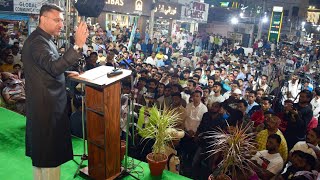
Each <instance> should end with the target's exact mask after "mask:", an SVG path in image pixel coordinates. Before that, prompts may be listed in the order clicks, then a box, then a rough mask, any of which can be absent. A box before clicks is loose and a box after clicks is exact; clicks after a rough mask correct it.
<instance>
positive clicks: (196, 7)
mask: <svg viewBox="0 0 320 180" xmlns="http://www.w3.org/2000/svg"><path fill="white" fill-rule="evenodd" d="M208 10H209V4H206V3H200V2H192V1H191V2H190V3H186V4H185V5H184V6H182V11H181V19H182V20H195V21H198V22H201V23H206V22H207V20H208Z"/></svg>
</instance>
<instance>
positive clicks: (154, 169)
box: [147, 153, 168, 176]
mask: <svg viewBox="0 0 320 180" xmlns="http://www.w3.org/2000/svg"><path fill="white" fill-rule="evenodd" d="M158 155H159V156H160V157H161V158H160V160H159V161H155V160H154V158H153V153H149V154H148V155H147V160H148V164H149V168H150V172H151V175H152V176H160V175H161V174H162V172H163V170H164V169H165V166H166V164H167V161H168V156H167V155H165V154H158Z"/></svg>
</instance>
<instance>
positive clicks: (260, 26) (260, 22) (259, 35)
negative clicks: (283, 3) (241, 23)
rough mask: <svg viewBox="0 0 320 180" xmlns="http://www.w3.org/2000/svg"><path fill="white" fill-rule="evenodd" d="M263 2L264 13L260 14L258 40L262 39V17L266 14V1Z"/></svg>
mask: <svg viewBox="0 0 320 180" xmlns="http://www.w3.org/2000/svg"><path fill="white" fill-rule="evenodd" d="M262 1H263V6H262V12H261V13H260V18H259V26H258V35H257V39H261V34H262V19H261V18H262V16H261V14H262V15H263V14H264V12H265V11H266V10H265V9H266V0H262Z"/></svg>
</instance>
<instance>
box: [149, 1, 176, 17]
mask: <svg viewBox="0 0 320 180" xmlns="http://www.w3.org/2000/svg"><path fill="white" fill-rule="evenodd" d="M180 13H181V5H179V4H169V3H163V2H158V3H156V4H155V7H154V16H155V17H163V18H165V19H169V18H172V19H180Z"/></svg>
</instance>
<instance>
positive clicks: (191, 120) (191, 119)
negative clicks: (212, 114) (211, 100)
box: [185, 102, 208, 132]
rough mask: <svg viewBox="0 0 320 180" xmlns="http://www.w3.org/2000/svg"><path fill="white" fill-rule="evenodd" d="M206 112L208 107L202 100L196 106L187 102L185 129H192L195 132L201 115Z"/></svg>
mask: <svg viewBox="0 0 320 180" xmlns="http://www.w3.org/2000/svg"><path fill="white" fill-rule="evenodd" d="M206 112H208V108H207V106H206V105H204V104H203V103H202V102H201V103H200V104H199V105H198V106H197V107H196V106H194V104H193V103H189V104H187V107H186V115H187V118H186V121H185V129H186V130H187V131H189V130H192V131H193V132H197V129H198V126H199V125H200V122H201V120H202V116H203V114H204V113H206Z"/></svg>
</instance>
